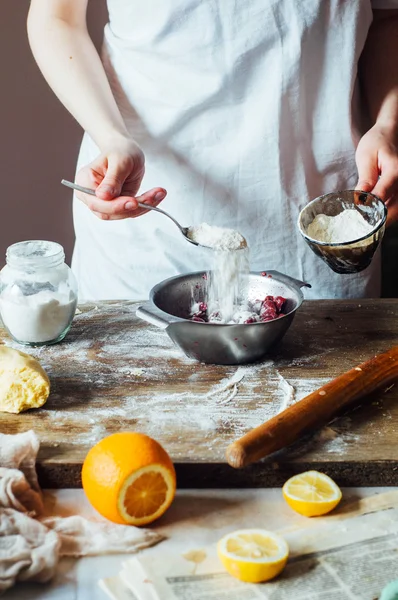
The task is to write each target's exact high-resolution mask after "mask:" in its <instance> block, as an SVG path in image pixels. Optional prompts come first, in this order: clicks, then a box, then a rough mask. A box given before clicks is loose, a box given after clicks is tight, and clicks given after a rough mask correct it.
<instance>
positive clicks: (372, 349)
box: [0, 300, 398, 487]
mask: <svg viewBox="0 0 398 600" xmlns="http://www.w3.org/2000/svg"><path fill="white" fill-rule="evenodd" d="M136 307H137V305H136V304H134V303H131V302H110V303H99V304H97V305H84V306H81V307H80V310H81V313H80V314H78V315H77V316H76V318H75V321H74V324H73V327H72V329H71V331H70V333H69V335H68V337H67V339H66V340H65V341H64V342H63V343H62V344H58V345H56V346H52V347H42V348H36V349H34V348H31V349H28V350H27V351H28V352H30V353H31V354H32V355H34V356H36V357H37V358H38V359H39V360H40V362H41V363H42V365H43V366H44V368H45V369H46V370H47V372H48V373H49V375H50V379H51V385H52V391H51V396H50V398H49V400H48V402H47V404H46V406H45V407H44V408H43V409H40V410H33V411H30V412H27V413H24V414H21V415H9V414H6V413H1V414H0V431H2V432H3V433H16V432H21V431H26V430H28V429H34V430H35V431H36V433H37V435H38V436H39V438H40V440H41V450H40V455H39V461H38V472H39V477H40V481H41V484H42V485H43V486H47V487H77V486H80V469H81V464H82V461H83V459H84V456H85V454H86V452H87V450H88V449H89V448H90V447H91V446H92V445H93V444H94V443H95V442H96V441H98V440H99V439H101V438H102V437H104V436H106V435H108V434H110V433H113V432H116V431H120V430H126V429H130V430H137V431H142V432H145V433H148V434H149V435H151V436H153V437H155V438H156V439H157V440H159V441H160V442H161V443H162V444H164V446H165V448H166V449H167V450H168V451H169V452H170V454H171V456H172V458H173V460H174V461H175V463H176V468H177V474H178V480H179V485H180V487H240V486H252V487H256V486H260V487H263V486H267V487H270V486H274V485H280V484H281V483H283V482H284V481H285V479H286V478H287V477H288V476H290V475H291V474H293V473H296V472H300V471H302V470H304V469H308V468H315V469H321V470H323V471H324V472H327V473H329V474H330V475H331V476H332V477H334V478H335V479H336V480H337V482H338V483H340V484H341V485H398V435H397V428H398V385H397V386H394V387H392V388H391V389H390V390H383V391H381V392H380V393H378V394H376V395H375V396H373V398H370V399H367V401H366V402H365V401H364V402H363V403H362V405H361V406H360V407H358V408H356V409H355V410H353V411H351V412H350V413H348V414H346V415H345V416H343V417H342V418H340V419H338V420H337V421H334V422H333V423H332V424H331V425H329V426H328V427H327V428H324V429H323V430H321V431H320V432H317V433H315V434H314V435H311V436H308V437H307V438H306V439H304V440H302V441H301V442H300V443H297V444H296V445H295V446H294V447H292V448H290V449H289V450H284V451H282V452H279V453H278V454H275V455H273V456H272V457H270V458H269V459H267V460H265V461H262V462H260V463H257V464H255V465H252V466H251V467H248V468H245V469H243V470H241V471H238V470H234V469H232V468H231V467H229V466H228V465H227V464H226V462H225V459H224V451H225V448H226V447H227V445H228V444H229V443H230V442H231V441H233V440H235V439H237V438H238V437H240V436H241V435H242V434H243V433H245V432H246V431H248V430H249V429H250V428H252V427H254V426H256V425H258V424H260V423H261V422H263V421H265V420H266V419H268V418H270V417H271V416H273V415H274V414H276V413H277V412H279V411H280V410H282V409H283V408H285V407H286V406H287V405H289V403H291V402H293V401H295V400H297V399H300V398H302V397H304V396H305V395H307V394H308V393H310V392H311V391H313V390H314V389H317V388H318V387H320V386H321V385H322V384H323V383H324V382H326V381H327V380H329V379H331V378H333V377H335V376H337V375H339V374H341V373H342V372H344V371H346V370H348V369H350V368H351V367H353V366H355V365H356V364H358V363H360V362H363V361H365V360H367V359H368V358H370V357H371V356H373V355H375V354H376V353H379V352H383V351H385V350H387V349H388V348H389V347H391V346H393V345H395V344H396V343H397V341H398V318H397V315H398V300H361V301H342V300H341V301H307V302H305V303H304V305H303V306H302V308H301V309H300V311H299V312H298V314H297V316H296V319H295V321H294V322H293V325H292V327H291V329H290V330H289V331H288V333H287V335H286V337H285V338H284V340H283V341H282V342H281V343H280V345H279V346H278V347H277V348H276V349H275V351H274V353H273V354H272V355H270V357H269V360H267V361H265V362H264V363H261V364H256V365H251V366H245V367H233V366H230V367H229V366H212V365H203V364H199V363H196V362H194V361H192V360H190V359H188V358H186V357H185V356H184V355H182V354H181V353H180V351H179V350H178V349H177V348H176V347H175V346H174V345H173V344H172V342H170V341H169V339H168V337H167V335H166V333H165V332H164V331H162V330H160V329H157V328H155V327H152V326H149V325H147V324H146V323H144V322H142V321H141V320H139V319H137V318H136V316H135V309H136ZM1 340H2V341H3V342H4V343H6V344H9V345H11V346H14V347H18V346H17V345H16V344H14V343H13V342H12V341H11V340H10V339H9V338H8V337H7V335H6V334H5V332H4V330H1V329H0V341H1Z"/></svg>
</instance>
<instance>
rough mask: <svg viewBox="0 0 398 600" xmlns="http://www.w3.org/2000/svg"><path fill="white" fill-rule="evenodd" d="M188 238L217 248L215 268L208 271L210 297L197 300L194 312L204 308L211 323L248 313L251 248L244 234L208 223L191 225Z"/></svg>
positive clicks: (232, 318)
mask: <svg viewBox="0 0 398 600" xmlns="http://www.w3.org/2000/svg"><path fill="white" fill-rule="evenodd" d="M188 237H189V238H190V239H192V240H193V241H195V242H197V243H198V244H199V245H201V246H206V247H207V248H211V249H212V250H214V256H213V257H212V269H211V270H210V272H209V273H208V285H207V299H206V302H205V303H194V304H193V306H192V310H191V314H192V315H198V314H200V312H201V311H202V312H203V309H204V311H205V312H206V313H207V315H208V317H209V322H213V323H230V322H231V321H235V320H236V319H239V318H240V317H239V315H240V314H241V313H242V314H243V313H245V314H246V313H247V312H248V308H247V288H248V276H249V270H250V269H249V248H248V246H247V242H246V240H245V238H244V237H243V235H242V234H240V233H239V232H238V231H235V230H233V229H226V228H223V227H215V226H211V225H208V224H207V223H201V224H200V225H197V226H194V227H190V228H189V231H188Z"/></svg>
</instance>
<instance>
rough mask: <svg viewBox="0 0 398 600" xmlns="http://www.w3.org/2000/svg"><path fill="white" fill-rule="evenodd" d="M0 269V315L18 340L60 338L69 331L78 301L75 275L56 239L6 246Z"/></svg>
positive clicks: (41, 341) (37, 341)
mask: <svg viewBox="0 0 398 600" xmlns="http://www.w3.org/2000/svg"><path fill="white" fill-rule="evenodd" d="M6 260H7V264H6V266H5V267H4V268H3V269H2V270H1V272H0V315H1V318H2V320H3V324H4V326H5V328H6V329H7V331H8V333H9V334H10V335H11V337H13V338H14V340H15V341H16V342H18V343H19V344H24V345H26V346H41V345H44V344H55V343H57V342H60V341H61V340H62V339H63V338H64V337H65V335H66V334H67V333H68V331H69V329H70V326H71V324H72V320H73V317H74V315H75V311H76V305H77V283H76V279H75V277H74V275H73V273H72V271H71V270H70V268H69V267H68V265H66V264H65V253H64V249H63V248H62V246H61V245H60V244H57V243H55V242H46V241H40V240H37V241H35V240H33V241H27V242H19V243H17V244H13V245H12V246H10V247H9V248H8V249H7V255H6Z"/></svg>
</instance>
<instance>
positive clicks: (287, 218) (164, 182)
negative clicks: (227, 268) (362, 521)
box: [73, 0, 382, 299]
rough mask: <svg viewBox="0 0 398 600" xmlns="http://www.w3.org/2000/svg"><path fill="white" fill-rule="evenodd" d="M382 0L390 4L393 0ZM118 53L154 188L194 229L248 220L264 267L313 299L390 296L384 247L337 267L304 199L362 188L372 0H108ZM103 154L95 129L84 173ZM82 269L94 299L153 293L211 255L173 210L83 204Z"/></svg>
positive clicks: (107, 48) (254, 261)
mask: <svg viewBox="0 0 398 600" xmlns="http://www.w3.org/2000/svg"><path fill="white" fill-rule="evenodd" d="M381 3H382V2H381ZM108 7H109V13H110V22H109V24H108V25H107V26H106V29H105V40H104V48H103V62H104V66H105V69H106V72H107V75H108V78H109V81H110V84H111V86H112V90H113V93H114V95H115V98H116V101H117V103H118V105H119V107H120V110H121V112H122V115H123V117H124V119H125V122H126V124H127V127H128V129H129V131H130V132H131V134H132V136H133V137H134V139H135V140H137V142H138V143H139V144H140V145H141V147H142V149H143V151H144V153H145V155H146V174H145V177H144V180H143V183H142V188H141V189H142V190H147V189H149V188H151V187H154V186H162V187H164V188H166V189H167V190H168V196H167V198H166V200H165V201H164V202H163V203H162V206H163V207H164V209H165V210H168V211H170V213H171V214H172V215H174V216H175V217H176V218H177V220H179V221H180V222H181V223H182V224H183V225H193V224H199V223H201V222H204V221H205V222H207V223H209V224H211V225H218V226H222V227H230V228H233V229H237V230H239V231H240V232H241V233H242V234H243V235H244V236H245V237H246V239H247V240H248V244H249V246H250V252H251V269H252V270H259V271H263V270H265V271H266V270H268V269H277V270H279V271H281V272H283V273H285V274H287V275H291V276H292V277H295V278H298V279H301V280H304V281H308V282H310V283H311V284H312V290H310V291H308V292H306V297H307V298H344V297H358V298H359V297H366V296H377V295H379V287H380V260H379V259H380V256H379V255H378V256H376V258H375V259H374V261H373V263H372V265H371V267H369V268H368V269H367V270H366V271H364V272H362V273H360V274H354V275H338V274H336V273H333V272H332V271H331V270H330V269H329V267H328V266H327V265H326V264H325V263H323V262H322V261H321V259H319V258H318V257H316V256H315V255H314V254H313V253H312V251H311V250H310V249H309V247H308V246H307V245H306V244H305V242H304V240H303V239H302V238H301V236H300V234H299V232H298V229H297V225H296V223H297V218H298V214H299V211H300V209H301V208H303V206H304V205H305V204H306V203H307V202H308V201H309V200H311V199H313V198H315V197H316V196H319V195H320V194H323V193H326V192H330V191H335V190H339V189H344V188H352V187H354V186H355V184H356V181H357V170H356V165H355V158H354V153H355V147H356V144H357V142H358V140H359V136H360V131H361V118H362V117H361V114H360V110H359V108H360V97H359V91H358V87H357V63H358V59H359V56H360V54H361V51H362V49H363V46H364V43H365V40H366V36H367V33H368V29H369V26H370V23H371V20H372V9H371V3H370V1H369V0H349V1H347V0H311V1H308V0H145V2H139V1H138V0H136V1H133V0H108ZM98 153H99V150H98V148H97V147H96V146H95V145H94V143H93V142H92V140H91V139H90V138H89V137H88V136H87V135H86V136H85V137H84V140H83V144H82V148H81V152H80V157H79V164H78V168H80V167H81V166H83V165H85V164H87V163H89V162H90V161H92V160H93V159H94V158H95V157H96V156H97V154H98ZM74 219H75V231H76V246H75V252H74V257H73V269H74V272H75V274H76V276H77V279H78V282H79V287H80V297H81V298H82V299H113V298H119V299H125V298H131V299H144V298H146V297H147V296H148V293H149V290H150V289H151V287H152V286H153V285H155V284H156V283H158V282H160V281H161V280H163V279H165V278H167V277H171V276H173V275H177V274H179V273H184V272H189V271H196V270H201V269H206V268H208V266H209V256H208V254H209V253H208V252H206V251H205V252H204V253H203V251H200V250H199V249H198V248H196V247H194V246H192V245H191V244H188V243H187V242H186V241H185V240H184V239H183V237H182V236H181V234H180V233H179V231H178V229H177V228H176V227H175V225H173V223H172V222H171V221H169V220H168V219H167V218H165V217H162V216H161V215H157V214H155V213H153V212H152V213H149V214H147V215H145V216H143V217H139V218H136V219H126V220H122V221H113V222H112V221H100V220H99V219H98V218H97V217H95V216H94V215H93V214H92V213H91V212H90V211H89V210H88V209H87V207H86V206H85V205H84V204H82V203H80V202H79V201H76V200H75V203H74Z"/></svg>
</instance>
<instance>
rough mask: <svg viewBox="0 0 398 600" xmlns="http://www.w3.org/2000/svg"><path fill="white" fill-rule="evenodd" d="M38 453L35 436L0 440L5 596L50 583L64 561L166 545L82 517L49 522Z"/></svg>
mask: <svg viewBox="0 0 398 600" xmlns="http://www.w3.org/2000/svg"><path fill="white" fill-rule="evenodd" d="M38 450H39V442H38V439H37V437H36V435H35V434H34V432H33V431H28V432H26V433H21V434H17V435H5V434H0V465H1V466H0V593H1V592H3V591H4V590H6V589H8V588H9V587H11V586H12V585H13V584H14V583H15V582H16V581H38V582H44V581H48V580H49V579H51V577H52V576H53V575H54V573H55V569H56V566H57V563H58V560H59V558H60V557H61V556H85V555H99V554H114V553H125V552H128V553H132V552H137V551H138V550H141V549H143V548H147V547H149V546H152V545H154V544H156V543H158V542H159V541H160V540H161V539H162V536H161V535H159V534H158V533H156V532H154V531H149V530H146V529H137V528H135V527H129V526H123V525H115V524H113V523H106V522H96V521H87V519H84V518H83V517H80V516H71V517H66V518H62V517H46V516H45V515H44V505H43V500H42V496H41V492H40V488H39V484H38V481H37V476H36V470H35V463H36V456H37V452H38ZM34 517H36V518H34Z"/></svg>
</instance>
